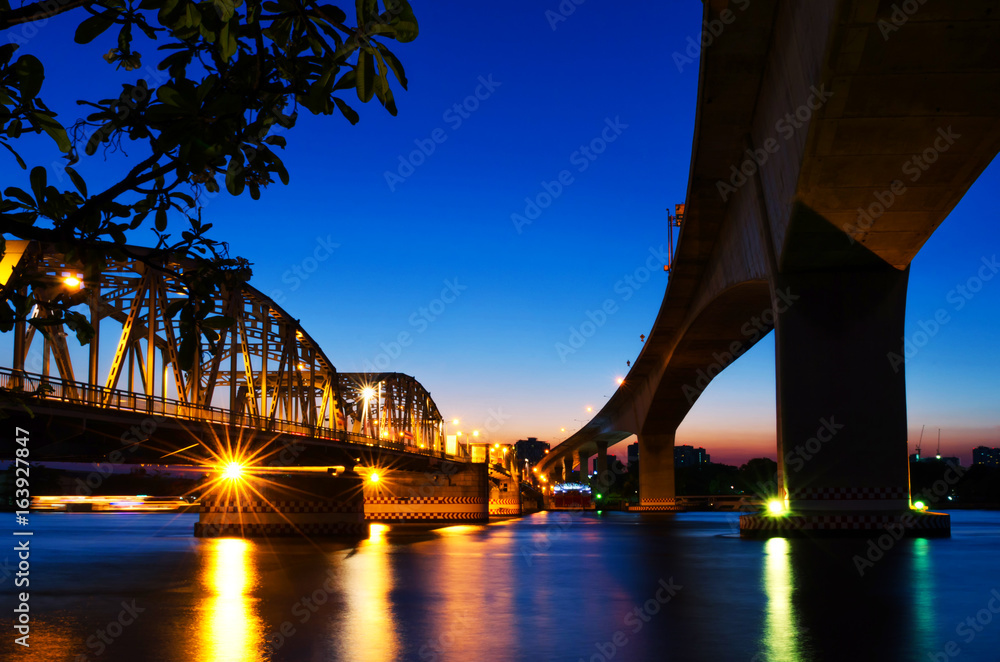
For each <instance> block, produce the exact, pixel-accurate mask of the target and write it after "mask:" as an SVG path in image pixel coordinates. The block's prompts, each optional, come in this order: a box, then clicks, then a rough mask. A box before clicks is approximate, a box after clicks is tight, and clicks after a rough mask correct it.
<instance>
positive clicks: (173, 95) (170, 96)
mask: <svg viewBox="0 0 1000 662" xmlns="http://www.w3.org/2000/svg"><path fill="white" fill-rule="evenodd" d="M171 57H173V56H171ZM156 98H157V99H159V100H160V102H161V103H165V104H167V105H168V106H173V107H174V108H180V107H181V106H183V105H184V99H183V98H181V93H180V92H178V91H177V90H175V89H174V88H172V87H167V86H165V85H164V86H161V87H158V88H156Z"/></svg>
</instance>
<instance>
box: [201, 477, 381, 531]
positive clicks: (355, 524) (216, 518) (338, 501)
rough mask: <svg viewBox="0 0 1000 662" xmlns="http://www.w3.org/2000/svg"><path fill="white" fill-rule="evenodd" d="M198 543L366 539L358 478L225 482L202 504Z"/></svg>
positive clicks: (279, 478)
mask: <svg viewBox="0 0 1000 662" xmlns="http://www.w3.org/2000/svg"><path fill="white" fill-rule="evenodd" d="M194 535H195V536H196V537H198V538H219V537H239V538H259V537H267V538H271V537H277V536H309V537H317V536H319V537H326V536H334V537H343V538H354V539H363V538H367V537H368V523H367V522H366V521H365V508H364V499H363V497H362V490H361V477H360V476H358V475H357V474H355V473H351V474H343V475H340V476H333V475H327V474H318V475H301V474H300V475H297V476H268V477H267V479H266V480H263V479H259V478H256V477H252V476H251V477H245V478H242V477H241V478H235V479H225V480H224V481H223V482H222V483H221V484H219V485H218V486H217V487H216V488H215V489H213V490H212V491H211V492H210V493H209V494H205V495H203V496H202V498H201V504H200V511H199V517H198V522H196V523H195V525H194Z"/></svg>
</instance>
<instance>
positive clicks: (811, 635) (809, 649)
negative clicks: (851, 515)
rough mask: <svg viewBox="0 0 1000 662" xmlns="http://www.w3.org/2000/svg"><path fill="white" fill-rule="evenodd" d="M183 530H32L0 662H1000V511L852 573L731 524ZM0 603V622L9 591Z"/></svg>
mask: <svg viewBox="0 0 1000 662" xmlns="http://www.w3.org/2000/svg"><path fill="white" fill-rule="evenodd" d="M196 520H197V515H163V514H84V513H81V514H47V515H43V514H33V515H32V519H31V523H32V528H33V529H34V531H35V535H34V538H33V539H32V542H31V546H32V556H31V561H32V566H31V578H30V579H31V587H30V592H31V609H32V617H33V628H32V634H31V639H30V641H31V648H30V649H23V648H22V647H20V646H15V645H14V644H13V637H14V635H13V634H11V630H10V628H9V626H5V627H4V632H5V634H4V638H3V641H2V642H0V659H4V660H8V659H10V660H22V661H24V662H54V661H59V660H70V661H74V662H82V661H83V660H100V661H117V660H122V661H129V662H133V661H147V660H148V661H150V662H153V661H161V660H162V661H166V660H171V661H173V660H178V661H185V662H186V661H189V660H193V661H200V662H223V661H227V662H228V661H233V662H245V661H256V660H273V661H285V660H287V661H289V662H311V661H316V662H320V661H323V662H326V661H341V660H343V661H351V662H384V661H390V660H438V661H442V662H444V661H456V662H467V661H484V662H495V661H505V660H565V661H566V662H578V661H579V660H581V659H583V660H586V661H587V662H602V661H603V660H616V661H619V660H745V661H747V662H751V661H752V662H765V661H778V660H788V661H800V660H801V661H814V660H836V661H838V662H840V661H845V660H886V661H893V660H906V661H910V660H914V661H916V660H940V661H947V660H954V659H960V660H968V661H970V662H971V661H974V660H986V661H989V662H996V661H998V660H1000V513H997V512H975V511H971V512H957V513H953V514H952V523H953V537H952V538H950V539H940V540H922V539H918V540H900V541H898V542H895V541H893V544H892V546H891V548H890V549H889V550H888V551H886V552H882V556H881V558H878V556H877V555H876V554H875V553H872V554H871V559H873V560H874V564H873V565H870V564H869V562H868V559H866V562H865V563H864V564H863V565H864V567H863V568H862V570H863V571H864V574H863V576H862V575H861V573H860V572H859V569H858V564H859V563H860V559H863V558H865V555H866V554H868V553H869V551H870V549H869V547H868V542H867V541H866V540H863V539H859V540H834V541H830V540H825V541H824V540H820V541H813V540H807V539H806V540H787V541H786V540H784V539H780V538H779V539H772V540H769V541H751V540H741V539H740V538H739V537H738V535H736V534H735V532H734V522H735V517H734V515H731V514H725V513H686V514H681V515H637V514H625V513H603V514H600V515H598V514H594V513H589V514H585V515H582V514H579V513H561V514H558V513H539V514H536V515H533V516H530V517H525V518H523V519H517V520H508V521H502V522H496V523H493V524H490V525H488V526H454V527H448V528H445V529H441V530H438V531H436V532H432V533H424V534H416V535H414V534H412V533H403V532H399V531H397V530H396V529H389V530H384V529H383V528H381V527H380V528H377V529H376V530H375V531H374V532H373V536H372V538H371V539H370V540H367V541H365V542H363V543H361V544H360V545H357V546H345V545H339V544H333V543H330V542H316V543H310V542H307V541H287V540H284V541H280V540H272V541H244V540H238V539H222V540H196V539H194V538H193V537H192V535H191V531H192V528H193V526H194V522H195V521H196ZM888 542H889V541H888V539H887V540H884V541H883V543H886V544H887V543H888ZM10 547H12V545H11V546H7V549H8V550H9V549H10ZM4 556H7V557H8V558H11V559H12V561H11V562H16V561H15V560H14V559H13V556H14V554H13V553H12V552H10V551H7V552H2V551H0V564H3V558H4ZM855 557H857V558H855ZM11 562H8V563H7V564H4V567H10V563H11ZM0 575H4V573H2V572H0ZM22 590H23V589H22ZM993 592H995V593H993ZM671 594H672V595H671ZM0 595H2V598H0V599H2V602H3V606H4V609H3V611H4V612H5V613H6V614H7V616H6V617H5V618H6V619H8V623H10V622H11V620H12V619H11V611H10V610H11V609H12V608H13V607H12V605H13V603H14V586H13V577H12V576H3V577H2V580H0ZM991 601H992V602H991ZM123 603H124V605H123ZM126 607H127V609H126ZM991 607H992V608H993V609H995V610H996V612H997V613H993V612H991V611H990V608H991ZM129 612H132V613H134V614H135V615H134V616H133V615H132V613H129ZM119 619H120V620H119ZM967 619H971V620H967ZM120 622H122V623H125V624H124V625H120V624H119V623H120ZM102 638H103V640H102ZM949 644H950V645H949Z"/></svg>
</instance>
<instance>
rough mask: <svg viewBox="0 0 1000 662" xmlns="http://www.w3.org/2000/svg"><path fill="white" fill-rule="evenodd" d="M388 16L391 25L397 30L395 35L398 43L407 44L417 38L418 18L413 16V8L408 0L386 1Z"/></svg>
mask: <svg viewBox="0 0 1000 662" xmlns="http://www.w3.org/2000/svg"><path fill="white" fill-rule="evenodd" d="M386 14H388V15H389V16H390V18H389V25H391V26H392V27H393V28H395V29H396V34H395V35H394V36H395V38H396V41H398V42H400V43H406V42H408V41H413V40H414V39H416V38H417V34H418V33H419V29H418V27H417V17H416V16H414V15H413V8H412V7H410V3H409V2H406V0H385V14H383V16H385V15H386Z"/></svg>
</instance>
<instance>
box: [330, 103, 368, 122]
mask: <svg viewBox="0 0 1000 662" xmlns="http://www.w3.org/2000/svg"><path fill="white" fill-rule="evenodd" d="M333 102H334V103H335V104H337V108H338V109H339V110H340V112H341V114H342V115H343V116H344V117H346V118H347V121H349V122H350V123H351V124H357V123H358V120H360V119H361V118H360V117H358V114H357V113H356V112H354V109H353V108H351V107H350V106H348V105H347V104H346V103H344V102H343V101H342V100H340V99H338V98H337V97H333Z"/></svg>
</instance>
